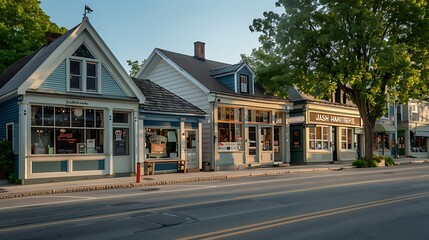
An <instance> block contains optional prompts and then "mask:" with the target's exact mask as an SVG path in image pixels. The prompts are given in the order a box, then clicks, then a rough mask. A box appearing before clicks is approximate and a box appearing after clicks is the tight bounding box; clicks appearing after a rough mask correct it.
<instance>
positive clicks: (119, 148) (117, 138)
mask: <svg viewBox="0 0 429 240" xmlns="http://www.w3.org/2000/svg"><path fill="white" fill-rule="evenodd" d="M128 133H129V129H128V128H113V155H116V156H117V155H128V154H129V151H128V144H129V134H128Z"/></svg>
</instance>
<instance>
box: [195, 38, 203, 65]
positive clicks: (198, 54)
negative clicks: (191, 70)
mask: <svg viewBox="0 0 429 240" xmlns="http://www.w3.org/2000/svg"><path fill="white" fill-rule="evenodd" d="M205 45H206V43H203V42H199V41H198V42H194V58H196V59H198V60H201V61H205V60H206V53H205V52H206V51H205Z"/></svg>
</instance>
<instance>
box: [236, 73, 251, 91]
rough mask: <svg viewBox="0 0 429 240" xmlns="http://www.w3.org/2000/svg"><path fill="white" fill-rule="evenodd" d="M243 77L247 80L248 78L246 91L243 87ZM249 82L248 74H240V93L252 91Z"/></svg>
mask: <svg viewBox="0 0 429 240" xmlns="http://www.w3.org/2000/svg"><path fill="white" fill-rule="evenodd" d="M243 78H246V80H247V83H246V91H245V92H244V91H243V88H242V87H241V86H242V82H241V81H242V79H243ZM249 82H250V80H249V76H248V75H245V74H240V86H239V88H240V93H249V92H250V87H249Z"/></svg>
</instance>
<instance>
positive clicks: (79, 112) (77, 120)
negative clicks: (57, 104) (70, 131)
mask: <svg viewBox="0 0 429 240" xmlns="http://www.w3.org/2000/svg"><path fill="white" fill-rule="evenodd" d="M84 120H85V119H84V111H83V109H82V108H73V109H72V127H83V126H84Z"/></svg>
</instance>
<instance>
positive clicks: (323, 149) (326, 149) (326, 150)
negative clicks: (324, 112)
mask: <svg viewBox="0 0 429 240" xmlns="http://www.w3.org/2000/svg"><path fill="white" fill-rule="evenodd" d="M318 127H320V130H321V132H320V134H321V139H317V138H316V136H317V128H318ZM323 128H327V129H328V139H327V140H324V139H323ZM314 129H316V132H315V133H314V134H315V136H314V139H310V128H308V147H307V148H308V151H312V152H313V151H314V152H329V151H331V148H332V147H331V143H332V139H331V137H330V131H331V128H330V127H329V126H324V125H316V126H315V127H314ZM311 141H313V142H314V144H316V142H317V141H321V142H322V149H317V148H316V149H312V148H311V147H310V142H311ZM326 141H327V142H328V147H327V148H323V142H326Z"/></svg>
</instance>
